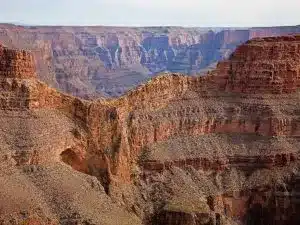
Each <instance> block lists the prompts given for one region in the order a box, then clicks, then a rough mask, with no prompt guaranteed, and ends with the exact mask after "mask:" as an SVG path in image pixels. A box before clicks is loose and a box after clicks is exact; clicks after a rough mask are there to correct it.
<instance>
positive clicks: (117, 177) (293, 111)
mask: <svg viewBox="0 0 300 225" xmlns="http://www.w3.org/2000/svg"><path fill="white" fill-rule="evenodd" d="M58 29H60V28H58ZM257 32H258V31H257ZM258 33H260V32H258ZM227 38H228V39H230V40H235V38H234V37H230V35H229V36H227ZM0 53H1V54H0V56H1V62H2V61H3V62H5V63H3V65H5V67H4V66H2V67H1V68H5V69H2V70H0V71H2V73H1V82H2V83H1V86H0V88H1V90H2V92H1V93H2V94H1V109H0V114H1V117H0V119H1V129H0V140H1V143H3V147H2V148H1V151H0V174H1V176H0V182H2V183H3V185H2V186H3V187H4V189H1V190H0V197H1V198H0V199H2V198H3V199H7V201H0V208H1V209H2V208H3V209H4V213H2V214H0V221H1V219H2V218H3V219H2V220H4V221H9V219H8V218H10V217H13V218H15V219H16V218H18V220H17V221H19V217H20V218H22V217H23V218H26V219H30V218H31V217H30V216H28V215H33V214H32V213H31V212H32V210H33V211H34V209H36V208H37V207H38V208H40V209H39V212H40V215H39V218H40V219H42V220H44V219H45V220H49V221H53V222H55V221H58V222H57V223H62V224H64V223H65V224H68V223H70V222H74V223H75V222H76V223H79V224H80V223H82V224H118V221H120V220H121V221H122V224H147V225H148V224H178V225H225V224H245V225H254V224H263V225H269V224H276V225H294V224H295V225H296V224H299V219H298V217H297V215H298V214H299V208H300V206H299V174H300V170H299V168H300V167H299V165H300V164H299V163H300V161H299V147H300V142H299V134H300V129H299V128H300V95H299V89H298V86H299V65H300V36H299V35H298V36H297V35H292V36H286V37H269V38H255V39H252V40H250V41H247V42H246V43H245V44H243V45H241V46H239V47H238V48H237V50H236V51H235V52H234V53H233V54H231V56H230V57H229V59H228V60H225V61H223V62H220V63H218V65H217V67H216V69H215V70H213V71H212V72H210V73H208V74H207V75H206V76H197V77H193V76H184V75H182V74H179V73H168V74H162V75H159V76H157V77H155V78H153V79H151V80H149V81H148V82H146V83H144V84H142V85H139V86H138V87H137V88H136V89H133V90H131V91H129V92H127V93H126V94H125V95H123V96H121V97H119V98H113V99H98V100H94V101H87V100H82V99H79V98H76V97H73V96H70V95H66V94H63V93H59V92H57V91H56V90H55V89H53V88H49V87H48V86H47V85H46V84H44V83H42V82H40V81H38V80H37V79H36V76H35V74H34V66H33V60H34V59H33V58H32V56H30V54H28V53H24V52H22V51H17V50H16V51H11V50H8V49H7V48H4V47H1V48H0ZM1 65H2V64H1ZM21 65H23V66H21ZM30 71H31V72H30ZM30 74H31V75H30ZM1 177H5V181H2V180H1V179H2V178H1ZM10 179H11V180H10ZM7 180H9V182H8V181H7ZM19 180H21V181H20V182H21V184H22V187H26V188H25V189H28V190H32V192H30V193H29V194H28V195H26V196H23V197H22V198H21V197H20V196H19V195H17V196H18V198H21V200H22V202H24V204H21V205H20V204H16V199H15V198H14V196H15V195H14V194H12V192H11V191H12V190H13V191H15V190H18V191H17V192H16V193H23V192H24V191H23V192H22V191H20V190H22V188H21V187H20V186H18V184H19ZM24 185H25V186H24ZM11 187H13V188H11ZM7 193H9V194H7ZM34 194H36V196H42V197H32V196H34ZM4 196H5V197H4ZM48 196H50V197H48ZM74 196H76V197H74ZM32 199H33V200H32ZM4 202H5V203H6V202H9V204H8V205H7V204H4ZM23 211H25V212H26V215H27V216H26V215H25V216H24V215H23V214H24V213H23V214H22V212H23ZM20 212H21V213H20ZM14 215H15V216H14ZM16 215H17V216H16ZM22 215H23V216H22ZM27 217H28V218H27ZM115 218H118V221H117V220H116V219H115Z"/></svg>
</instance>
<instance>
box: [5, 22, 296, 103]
mask: <svg viewBox="0 0 300 225" xmlns="http://www.w3.org/2000/svg"><path fill="white" fill-rule="evenodd" d="M299 32H300V28H299V26H295V27H274V28H249V29H230V30H228V29H227V30H226V29H210V28H180V27H149V28H118V27H100V26H99V27H97V26H95V27H39V26H37V27H22V26H13V25H0V42H3V43H4V44H6V45H7V46H8V47H18V48H27V49H31V50H33V52H34V54H35V56H36V57H35V59H36V64H37V70H38V76H39V78H40V79H41V80H43V81H45V82H46V83H47V84H49V85H51V86H52V87H56V88H59V89H60V90H62V91H64V92H67V93H70V94H72V95H76V96H80V97H85V98H95V97H99V96H100V97H103V96H104V97H105V96H106V97H109V96H120V95H122V94H123V93H124V92H126V91H127V90H129V89H132V88H134V87H136V86H137V85H138V84H141V83H143V82H145V81H147V80H148V79H149V78H151V77H153V76H155V75H156V74H157V73H160V72H163V71H167V72H178V73H184V74H190V75H195V74H200V73H203V72H206V71H207V70H211V69H212V68H214V67H215V65H216V63H217V62H218V61H219V60H223V59H227V58H228V57H229V56H230V54H231V53H232V52H233V50H234V49H235V48H236V47H237V46H238V45H240V44H242V43H244V42H246V41H247V40H249V39H252V38H254V37H265V36H276V35H284V34H294V33H299Z"/></svg>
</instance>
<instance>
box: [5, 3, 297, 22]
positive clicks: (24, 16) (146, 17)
mask: <svg viewBox="0 0 300 225" xmlns="http://www.w3.org/2000/svg"><path fill="white" fill-rule="evenodd" d="M299 10H300V0H0V23H21V24H28V25H105V26H187V27H189V26H190V27H224V26H226V27H231V26H232V27H250V26H279V25H298V24H300V13H299Z"/></svg>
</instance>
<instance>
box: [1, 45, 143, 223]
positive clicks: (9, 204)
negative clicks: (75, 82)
mask: <svg viewBox="0 0 300 225" xmlns="http://www.w3.org/2000/svg"><path fill="white" fill-rule="evenodd" d="M0 65H1V66H0V94H1V96H0V123H1V125H0V126H1V129H0V141H1V149H0V186H1V190H0V223H1V224H53V225H54V224H120V223H121V224H128V225H129V224H141V222H140V220H139V219H138V218H137V217H136V216H134V215H133V214H132V213H128V212H127V211H125V209H122V208H120V207H119V206H117V205H116V204H113V203H112V201H111V199H110V198H109V197H108V196H107V195H106V194H105V191H104V189H103V187H102V185H101V184H100V182H99V181H98V180H97V179H96V178H93V177H91V176H87V175H85V174H84V173H80V172H77V171H82V172H85V169H86V167H85V166H83V165H82V159H83V158H84V155H85V153H86V148H87V140H86V139H87V138H86V136H87V134H88V131H87V128H86V127H85V125H84V121H83V120H84V118H85V116H86V115H85V114H86V111H87V110H88V103H87V102H84V101H81V100H79V99H75V98H74V97H71V96H67V95H64V94H60V93H58V92H57V91H56V90H55V89H51V88H49V87H47V85H46V84H44V83H41V82H39V81H38V80H36V73H35V69H34V59H33V56H32V55H31V54H30V53H28V52H25V51H19V50H12V49H7V48H5V47H2V46H1V47H0ZM68 164H71V165H72V166H73V168H74V169H75V170H74V169H72V168H71V167H69V166H68ZM76 170H77V171H76ZM86 193H89V194H88V196H87V195H86ZM113 217H118V218H120V220H118V221H117V220H114V219H112V218H113Z"/></svg>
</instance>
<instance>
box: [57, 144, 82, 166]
mask: <svg viewBox="0 0 300 225" xmlns="http://www.w3.org/2000/svg"><path fill="white" fill-rule="evenodd" d="M60 158H61V160H62V161H63V162H64V163H66V164H68V165H70V166H71V167H72V168H74V169H76V170H78V166H79V164H80V158H79V157H78V155H77V154H76V153H75V152H74V151H73V150H72V149H71V148H67V149H66V150H65V151H63V152H62V153H61V154H60Z"/></svg>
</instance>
